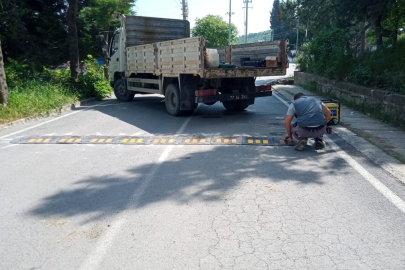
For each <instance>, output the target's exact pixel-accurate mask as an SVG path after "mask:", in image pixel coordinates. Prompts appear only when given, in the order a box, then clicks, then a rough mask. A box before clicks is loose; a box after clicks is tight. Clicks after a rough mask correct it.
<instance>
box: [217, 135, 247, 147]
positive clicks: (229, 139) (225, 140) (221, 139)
mask: <svg viewBox="0 0 405 270" xmlns="http://www.w3.org/2000/svg"><path fill="white" fill-rule="evenodd" d="M242 141H243V137H242V136H214V137H212V138H211V144H213V145H217V144H219V145H240V144H242Z"/></svg>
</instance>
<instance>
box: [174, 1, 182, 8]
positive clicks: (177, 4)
mask: <svg viewBox="0 0 405 270" xmlns="http://www.w3.org/2000/svg"><path fill="white" fill-rule="evenodd" d="M173 1H174V2H175V3H176V5H177V6H178V7H179V8H181V6H180V4H179V3H178V2H177V1H176V0H173Z"/></svg>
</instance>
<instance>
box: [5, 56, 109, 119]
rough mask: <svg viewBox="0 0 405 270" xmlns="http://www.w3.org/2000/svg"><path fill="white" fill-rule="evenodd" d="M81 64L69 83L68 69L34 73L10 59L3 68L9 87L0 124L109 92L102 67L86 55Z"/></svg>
mask: <svg viewBox="0 0 405 270" xmlns="http://www.w3.org/2000/svg"><path fill="white" fill-rule="evenodd" d="M84 65H85V67H86V71H85V72H83V73H80V74H79V77H78V79H77V80H76V82H75V83H73V84H72V81H71V78H70V71H69V70H65V69H60V70H54V71H51V70H50V69H48V68H44V71H43V72H35V71H33V70H32V69H30V68H29V67H28V66H27V65H22V64H19V63H18V62H17V61H14V60H11V61H9V62H8V63H7V65H6V67H5V71H6V78H7V83H8V87H9V102H8V105H7V106H3V105H0V124H4V123H8V122H11V121H14V120H17V119H21V118H25V117H29V116H36V115H48V114H49V113H50V112H51V111H52V110H55V109H56V110H60V109H61V108H62V107H63V106H64V105H66V104H69V103H73V102H75V101H77V100H80V99H85V98H89V97H96V98H98V99H103V98H104V97H106V96H107V95H108V94H110V93H111V92H112V88H111V86H110V84H109V82H108V81H106V80H105V79H104V76H103V74H104V73H103V67H100V66H99V65H98V64H97V62H96V61H95V60H94V59H93V58H92V57H91V56H88V59H87V60H85V62H84Z"/></svg>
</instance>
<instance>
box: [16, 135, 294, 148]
mask: <svg viewBox="0 0 405 270" xmlns="http://www.w3.org/2000/svg"><path fill="white" fill-rule="evenodd" d="M11 143H16V144H123V145H151V144H152V145H177V144H183V145H256V146H271V145H278V146H292V145H293V144H292V143H291V142H290V141H288V143H286V142H285V141H284V140H283V139H282V138H280V136H239V135H235V136H203V135H191V136H182V135H180V136H176V135H172V136H101V135H93V136H36V137H34V136H29V137H28V136H27V137H20V138H16V139H14V140H12V141H11Z"/></svg>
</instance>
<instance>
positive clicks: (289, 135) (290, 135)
mask: <svg viewBox="0 0 405 270" xmlns="http://www.w3.org/2000/svg"><path fill="white" fill-rule="evenodd" d="M288 139H291V142H294V137H293V135H292V134H287V136H285V138H284V141H285V142H287V140H288Z"/></svg>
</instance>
